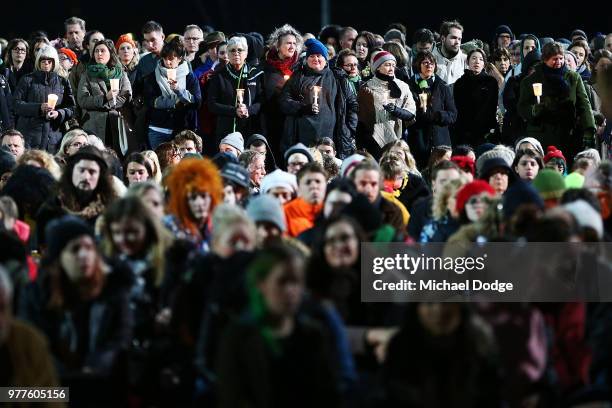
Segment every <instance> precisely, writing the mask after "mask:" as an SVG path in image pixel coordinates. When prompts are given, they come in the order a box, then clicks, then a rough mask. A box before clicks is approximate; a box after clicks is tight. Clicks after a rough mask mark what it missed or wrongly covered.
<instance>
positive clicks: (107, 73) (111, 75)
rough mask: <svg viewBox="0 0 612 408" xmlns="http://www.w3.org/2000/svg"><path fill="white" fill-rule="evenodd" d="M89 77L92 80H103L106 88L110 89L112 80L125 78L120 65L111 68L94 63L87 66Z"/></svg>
mask: <svg viewBox="0 0 612 408" xmlns="http://www.w3.org/2000/svg"><path fill="white" fill-rule="evenodd" d="M87 75H89V77H90V78H100V79H103V80H104V83H106V86H108V87H109V88H110V79H116V78H121V77H122V76H123V69H121V67H120V66H119V65H115V66H114V67H113V68H109V67H108V66H106V65H104V64H96V63H92V64H89V65H87Z"/></svg>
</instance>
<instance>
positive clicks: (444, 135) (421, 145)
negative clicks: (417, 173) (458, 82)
mask: <svg viewBox="0 0 612 408" xmlns="http://www.w3.org/2000/svg"><path fill="white" fill-rule="evenodd" d="M420 81H421V79H420V78H419V77H416V76H415V77H413V78H412V79H410V82H408V85H409V86H410V91H412V95H413V98H414V99H415V101H417V104H416V105H417V110H416V123H415V124H414V125H413V126H412V128H411V133H410V136H409V138H408V144H409V145H410V151H411V152H412V154H413V155H414V156H415V159H416V160H417V163H418V165H419V166H418V167H419V168H423V167H425V165H426V164H427V160H428V159H429V153H430V152H431V148H432V147H435V146H440V145H446V146H451V137H450V132H449V130H448V127H449V126H451V125H453V124H454V123H455V121H456V120H457V108H456V107H455V100H454V98H453V92H452V91H451V89H450V87H449V86H448V85H447V84H446V83H445V82H444V81H443V80H442V79H440V78H437V77H433V82H432V85H431V87H430V88H424V89H421V88H420V87H419V82H420ZM421 93H425V94H427V96H428V97H427V110H426V111H424V110H423V108H422V106H421V103H420V99H419V98H420V97H419V94H421Z"/></svg>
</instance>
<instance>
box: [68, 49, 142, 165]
mask: <svg viewBox="0 0 612 408" xmlns="http://www.w3.org/2000/svg"><path fill="white" fill-rule="evenodd" d="M92 53H93V61H91V62H90V63H89V64H88V66H87V71H86V74H85V75H83V76H82V77H81V82H80V83H79V89H78V98H77V100H78V104H79V106H80V107H81V110H82V112H83V120H82V121H83V129H84V130H85V131H86V132H88V133H92V134H94V135H96V136H98V137H99V138H100V139H102V140H103V141H104V144H105V145H106V146H109V147H111V148H113V150H115V151H116V152H117V153H118V154H120V155H122V156H123V155H124V154H125V153H126V152H127V143H126V142H127V139H128V135H127V129H126V127H125V126H124V122H123V118H122V117H121V113H120V112H119V110H120V109H121V108H122V107H123V104H124V103H125V102H127V101H129V99H130V98H131V96H132V87H131V85H130V81H129V79H128V76H127V74H126V73H125V72H124V71H123V69H122V68H123V66H122V65H121V62H120V61H119V58H118V57H117V53H116V52H115V47H114V45H113V42H112V41H110V40H104V41H98V42H97V43H96V45H94V47H93V50H92ZM121 140H123V143H122V142H121Z"/></svg>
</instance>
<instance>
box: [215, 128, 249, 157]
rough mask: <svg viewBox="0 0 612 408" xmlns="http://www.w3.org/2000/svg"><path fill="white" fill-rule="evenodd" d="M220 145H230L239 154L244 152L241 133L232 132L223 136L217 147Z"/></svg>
mask: <svg viewBox="0 0 612 408" xmlns="http://www.w3.org/2000/svg"><path fill="white" fill-rule="evenodd" d="M222 144H227V145H230V146H232V147H234V148H236V149H237V150H238V151H239V152H240V153H242V152H244V138H243V137H242V133H240V132H232V133H230V134H229V135H227V136H225V137H224V138H223V139H221V141H220V142H219V146H220V145H222Z"/></svg>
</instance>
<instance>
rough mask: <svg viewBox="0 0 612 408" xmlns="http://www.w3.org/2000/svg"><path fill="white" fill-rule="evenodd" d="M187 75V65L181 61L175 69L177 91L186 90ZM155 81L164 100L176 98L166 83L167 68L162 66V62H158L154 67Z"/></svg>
mask: <svg viewBox="0 0 612 408" xmlns="http://www.w3.org/2000/svg"><path fill="white" fill-rule="evenodd" d="M187 75H189V65H188V63H187V62H185V61H183V62H181V63H180V65H179V66H178V68H176V82H177V89H186V87H187V80H186V78H187ZM155 80H156V81H157V85H159V89H160V90H161V93H162V96H164V97H166V98H177V96H176V93H174V91H173V90H172V88H170V84H169V83H168V68H166V67H164V66H163V63H162V61H159V62H158V63H157V66H156V67H155Z"/></svg>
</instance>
